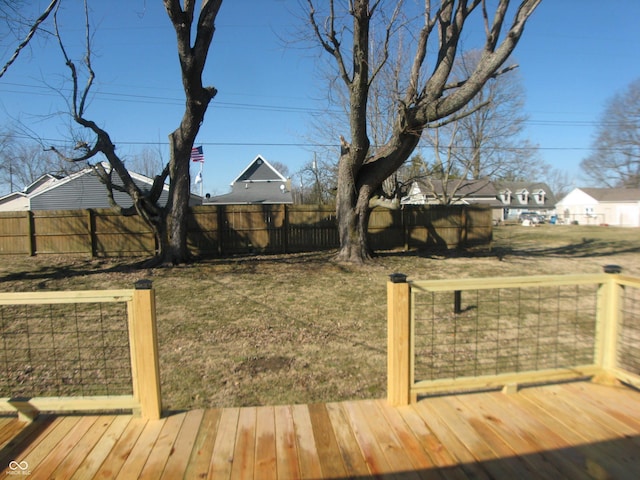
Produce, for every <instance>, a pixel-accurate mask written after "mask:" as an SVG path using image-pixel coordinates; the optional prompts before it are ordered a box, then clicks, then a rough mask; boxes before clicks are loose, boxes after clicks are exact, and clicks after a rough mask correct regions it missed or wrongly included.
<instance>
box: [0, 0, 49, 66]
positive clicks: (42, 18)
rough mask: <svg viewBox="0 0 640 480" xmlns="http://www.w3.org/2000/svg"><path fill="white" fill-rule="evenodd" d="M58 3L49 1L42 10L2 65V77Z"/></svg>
mask: <svg viewBox="0 0 640 480" xmlns="http://www.w3.org/2000/svg"><path fill="white" fill-rule="evenodd" d="M57 5H58V0H51V3H49V5H48V6H47V8H46V9H45V10H44V12H42V14H41V15H40V16H39V17H38V18H37V19H36V21H35V22H34V23H33V25H32V26H31V29H30V30H29V33H27V36H26V37H25V38H24V40H23V41H22V42H20V44H19V45H18V46H17V47H16V49H15V51H14V52H13V55H11V58H10V59H9V60H8V61H7V63H5V65H4V67H2V70H0V78H2V76H3V75H4V74H5V72H6V71H7V70H8V69H9V67H10V66H11V65H12V64H13V62H15V61H16V59H17V58H18V55H19V54H20V51H21V50H22V49H23V48H24V47H26V46H27V45H28V44H29V42H30V41H31V39H32V38H33V36H34V35H35V34H36V31H37V30H38V27H39V26H40V24H41V23H42V22H44V21H45V20H46V19H47V17H48V16H49V14H50V13H51V11H52V10H53V9H54V7H56V6H57Z"/></svg>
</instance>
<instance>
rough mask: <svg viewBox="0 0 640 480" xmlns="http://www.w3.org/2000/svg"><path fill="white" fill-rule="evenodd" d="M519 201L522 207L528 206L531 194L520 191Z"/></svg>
mask: <svg viewBox="0 0 640 480" xmlns="http://www.w3.org/2000/svg"><path fill="white" fill-rule="evenodd" d="M518 201H519V202H520V204H521V205H526V204H527V203H529V192H528V191H526V190H520V191H519V192H518Z"/></svg>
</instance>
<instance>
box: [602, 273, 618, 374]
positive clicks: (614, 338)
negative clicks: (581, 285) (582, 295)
mask: <svg viewBox="0 0 640 480" xmlns="http://www.w3.org/2000/svg"><path fill="white" fill-rule="evenodd" d="M604 271H605V273H608V274H610V277H609V279H608V280H607V281H606V282H605V283H603V284H602V285H601V286H600V295H599V301H600V303H601V304H600V305H598V329H597V339H596V364H598V365H599V366H600V368H602V370H603V371H604V372H605V375H604V376H602V377H601V378H599V379H598V380H600V381H605V382H610V381H612V380H613V378H607V377H612V376H613V374H612V373H611V372H612V371H613V370H614V369H615V368H616V366H617V362H618V360H617V353H618V352H617V345H618V326H619V323H620V307H621V299H622V290H623V287H622V286H621V285H620V284H619V283H618V282H617V281H616V277H617V276H618V274H619V273H620V272H621V271H622V268H621V267H619V266H617V265H606V266H605V267H604Z"/></svg>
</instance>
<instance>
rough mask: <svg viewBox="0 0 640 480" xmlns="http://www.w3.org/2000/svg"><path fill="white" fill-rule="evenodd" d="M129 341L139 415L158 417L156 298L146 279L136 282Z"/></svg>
mask: <svg viewBox="0 0 640 480" xmlns="http://www.w3.org/2000/svg"><path fill="white" fill-rule="evenodd" d="M129 342H130V344H131V345H130V347H131V376H132V378H133V395H134V397H135V398H136V399H137V400H138V401H139V403H140V410H141V412H140V413H141V415H142V417H143V418H146V419H149V420H157V419H159V418H160V416H161V415H162V397H161V394H160V362H159V359H158V333H157V328H156V300H155V291H154V290H153V288H152V284H151V281H149V280H139V281H137V282H136V283H135V290H134V293H133V300H132V301H131V310H130V314H129Z"/></svg>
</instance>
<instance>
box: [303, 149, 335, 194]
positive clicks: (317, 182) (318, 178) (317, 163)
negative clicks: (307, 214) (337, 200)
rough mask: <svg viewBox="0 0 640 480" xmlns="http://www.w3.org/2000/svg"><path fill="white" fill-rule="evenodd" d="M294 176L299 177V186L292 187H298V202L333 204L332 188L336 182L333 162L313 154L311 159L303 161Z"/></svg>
mask: <svg viewBox="0 0 640 480" xmlns="http://www.w3.org/2000/svg"><path fill="white" fill-rule="evenodd" d="M296 176H297V178H299V179H300V186H299V187H296V186H295V185H294V187H295V188H297V189H298V188H299V195H298V199H299V202H300V203H305V204H316V205H329V204H333V200H334V194H333V189H334V187H335V184H336V169H335V165H334V164H333V163H331V162H329V161H326V160H323V159H322V158H318V157H317V156H315V155H314V158H313V160H310V161H309V162H307V163H305V164H304V165H303V166H302V168H301V169H300V170H298V172H297V175H296ZM294 178H295V177H294Z"/></svg>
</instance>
